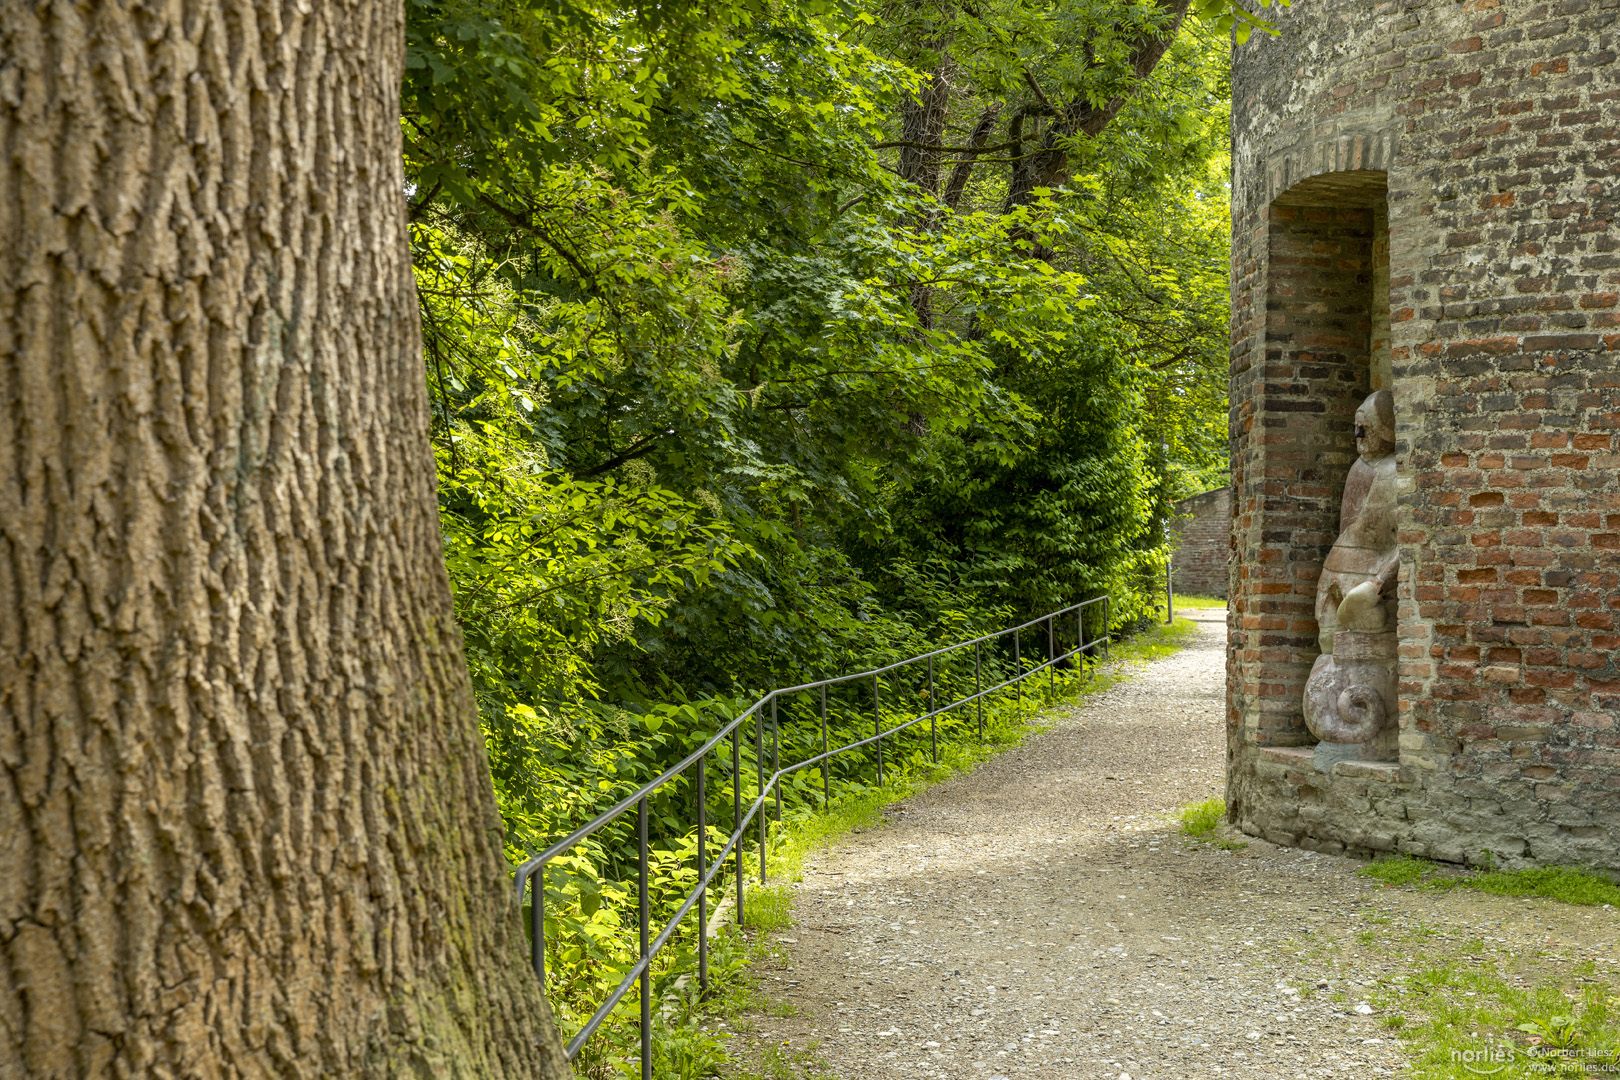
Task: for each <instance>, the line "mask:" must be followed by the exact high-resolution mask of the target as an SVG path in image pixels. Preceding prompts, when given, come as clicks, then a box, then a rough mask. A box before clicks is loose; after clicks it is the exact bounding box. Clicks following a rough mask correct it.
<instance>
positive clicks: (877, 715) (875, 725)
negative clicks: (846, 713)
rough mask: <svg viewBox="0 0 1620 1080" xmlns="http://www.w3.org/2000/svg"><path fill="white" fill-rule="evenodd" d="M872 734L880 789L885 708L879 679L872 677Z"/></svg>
mask: <svg viewBox="0 0 1620 1080" xmlns="http://www.w3.org/2000/svg"><path fill="white" fill-rule="evenodd" d="M872 734H874V735H876V736H877V748H878V787H882V786H883V707H882V705H881V704H880V703H879V698H878V677H877V676H876V675H873V676H872Z"/></svg>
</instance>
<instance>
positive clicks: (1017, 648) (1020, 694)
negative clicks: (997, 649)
mask: <svg viewBox="0 0 1620 1080" xmlns="http://www.w3.org/2000/svg"><path fill="white" fill-rule="evenodd" d="M1022 634H1023V627H1016V628H1014V630H1013V693H1014V694H1015V696H1016V697H1017V698H1018V703H1019V704H1020V705H1022V704H1023V703H1024V654H1023V649H1022V647H1021V644H1020V642H1019V638H1020V637H1021V636H1022Z"/></svg>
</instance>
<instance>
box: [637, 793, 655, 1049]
mask: <svg viewBox="0 0 1620 1080" xmlns="http://www.w3.org/2000/svg"><path fill="white" fill-rule="evenodd" d="M636 846H637V847H638V848H639V849H640V853H639V858H640V862H641V867H640V872H639V874H638V880H637V882H636V898H637V900H638V901H639V903H640V907H641V910H640V913H639V914H640V925H641V960H642V961H643V964H644V966H643V967H642V969H641V1080H652V965H651V964H647V963H645V961H646V959H647V916H648V911H647V796H645V795H643V796H642V797H641V800H640V801H639V802H638V803H636Z"/></svg>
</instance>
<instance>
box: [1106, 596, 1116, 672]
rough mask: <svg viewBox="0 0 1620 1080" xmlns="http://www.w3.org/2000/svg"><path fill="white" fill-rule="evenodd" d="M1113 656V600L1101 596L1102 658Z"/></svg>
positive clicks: (1108, 658) (1110, 658)
mask: <svg viewBox="0 0 1620 1080" xmlns="http://www.w3.org/2000/svg"><path fill="white" fill-rule="evenodd" d="M1113 658H1114V601H1113V599H1112V598H1110V597H1108V596H1104V597H1103V659H1104V660H1112V659H1113Z"/></svg>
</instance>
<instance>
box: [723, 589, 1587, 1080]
mask: <svg viewBox="0 0 1620 1080" xmlns="http://www.w3.org/2000/svg"><path fill="white" fill-rule="evenodd" d="M1188 614H1191V615H1193V616H1195V617H1198V618H1199V619H1200V621H1201V622H1203V624H1204V626H1203V632H1202V634H1201V635H1200V638H1199V641H1198V643H1197V645H1196V646H1195V647H1192V648H1189V649H1186V650H1183V651H1182V652H1180V653H1178V654H1176V655H1175V656H1172V657H1170V658H1167V659H1165V660H1161V661H1158V662H1156V663H1154V664H1152V665H1150V666H1148V668H1147V670H1145V671H1144V672H1142V673H1141V674H1140V675H1139V676H1137V677H1136V678H1133V679H1130V680H1129V681H1126V682H1124V683H1122V684H1120V685H1118V686H1116V687H1114V688H1112V689H1110V690H1108V691H1106V692H1105V693H1103V694H1100V695H1097V696H1096V697H1094V698H1092V699H1091V700H1090V701H1089V702H1088V704H1087V705H1086V706H1085V707H1084V708H1081V709H1076V710H1073V711H1072V712H1071V714H1070V715H1069V717H1068V718H1067V719H1065V720H1064V721H1063V722H1062V723H1060V724H1059V725H1058V726H1057V727H1055V728H1054V729H1052V730H1050V731H1048V732H1046V733H1044V734H1042V735H1039V736H1036V737H1034V738H1031V739H1030V740H1029V741H1028V742H1026V743H1025V744H1024V745H1022V746H1020V747H1019V748H1017V749H1016V750H1013V751H1011V752H1009V753H1007V754H1005V755H1003V756H1002V757H1000V758H998V759H996V760H994V761H992V762H990V763H988V764H986V765H985V766H984V767H983V768H981V769H979V770H978V771H977V772H975V773H973V774H972V775H969V776H964V777H958V778H956V779H954V780H952V781H949V782H947V783H944V784H941V785H939V786H938V787H936V788H934V789H932V790H930V791H929V792H928V793H927V794H926V795H924V796H921V797H918V798H916V799H913V800H911V801H910V802H909V803H908V804H907V806H906V808H905V809H904V810H900V811H897V812H894V813H892V814H890V815H887V818H886V824H885V826H884V827H882V828H876V829H870V830H867V831H865V832H863V833H861V834H859V835H856V836H851V837H849V838H847V839H846V840H844V841H843V842H841V843H839V844H838V845H837V846H836V847H835V848H834V849H833V850H830V851H828V852H825V853H823V854H822V855H821V856H820V857H819V858H818V859H817V860H816V861H814V862H812V863H811V864H810V865H809V866H807V867H806V871H805V874H804V880H803V882H802V883H801V884H800V885H799V886H797V892H796V898H795V919H796V923H797V925H796V927H795V929H793V930H791V931H787V932H785V933H784V935H783V937H782V939H781V941H782V944H783V946H784V961H783V962H782V963H781V964H780V966H776V967H771V968H769V969H767V970H764V971H762V974H763V976H764V978H765V988H766V990H767V991H768V992H769V993H770V994H771V995H772V996H774V997H776V998H778V999H783V1000H785V1001H786V1002H787V1003H788V1004H789V1005H790V1006H791V1010H790V1011H792V1013H793V1015H790V1016H787V1017H757V1018H755V1019H754V1020H753V1031H752V1032H751V1033H750V1035H751V1037H753V1038H757V1039H759V1040H760V1041H761V1043H762V1044H765V1045H770V1046H773V1047H783V1046H784V1045H785V1046H786V1047H787V1048H788V1050H790V1051H791V1050H796V1049H801V1048H805V1047H812V1048H813V1049H814V1054H815V1056H817V1057H819V1058H820V1059H821V1060H822V1061H823V1062H824V1063H825V1064H826V1066H827V1067H828V1068H829V1069H830V1070H831V1072H832V1073H833V1074H834V1075H836V1076H838V1077H842V1078H845V1080H855V1078H866V1077H873V1078H877V1077H884V1078H888V1077H907V1078H912V1077H919V1078H922V1077H926V1078H936V1077H937V1078H956V1077H965V1078H970V1080H997V1078H1004V1080H1011V1078H1012V1077H1019V1078H1025V1077H1028V1078H1036V1077H1043V1078H1044V1077H1053V1078H1056V1077H1064V1078H1067V1077H1109V1078H1113V1080H1118V1078H1120V1077H1129V1078H1131V1080H1144V1078H1163V1080H1192V1078H1196V1077H1243V1078H1251V1077H1255V1078H1259V1077H1288V1078H1293V1077H1321V1076H1353V1077H1376V1076H1387V1075H1396V1074H1399V1073H1400V1072H1402V1071H1403V1070H1404V1065H1405V1058H1404V1056H1403V1050H1402V1048H1401V1045H1400V1043H1399V1042H1398V1040H1397V1039H1395V1037H1394V1036H1393V1035H1392V1034H1391V1033H1390V1031H1389V1030H1388V1028H1387V1027H1386V1026H1385V1025H1384V1024H1383V1023H1382V1022H1381V1021H1382V1017H1380V1016H1379V1015H1376V1012H1375V1011H1374V1010H1373V1008H1372V1006H1370V1005H1367V1004H1364V1002H1366V1001H1367V999H1369V998H1373V999H1374V1000H1377V999H1376V996H1375V995H1374V986H1375V984H1376V983H1377V982H1378V980H1379V979H1381V978H1387V977H1388V976H1389V975H1390V974H1391V973H1392V972H1396V971H1399V970H1400V967H1401V964H1402V963H1403V956H1402V953H1403V950H1406V949H1410V948H1411V946H1410V945H1403V944H1402V943H1401V942H1402V940H1404V939H1403V938H1402V934H1403V933H1406V934H1407V936H1408V937H1410V936H1411V934H1412V933H1416V934H1418V935H1419V936H1422V937H1423V938H1424V939H1425V940H1427V941H1430V942H1431V943H1432V942H1433V941H1440V942H1443V941H1445V940H1447V939H1448V938H1449V937H1451V936H1453V935H1460V934H1467V935H1469V936H1473V937H1477V936H1478V934H1479V932H1480V927H1481V926H1488V927H1489V930H1488V933H1489V934H1490V935H1491V936H1490V937H1488V938H1486V940H1487V941H1491V940H1492V939H1494V940H1495V942H1496V943H1497V944H1496V945H1493V946H1491V947H1492V948H1499V949H1500V950H1502V951H1503V952H1504V954H1513V955H1518V954H1519V953H1512V950H1519V951H1520V952H1521V953H1522V952H1523V951H1526V950H1530V949H1532V948H1534V947H1538V946H1539V947H1543V948H1546V947H1550V946H1551V945H1553V944H1556V943H1557V942H1559V941H1564V942H1566V943H1567V942H1571V941H1573V942H1576V943H1579V942H1580V941H1581V940H1583V937H1584V938H1590V937H1591V936H1592V934H1593V931H1594V930H1596V929H1597V927H1596V925H1595V924H1594V923H1593V922H1592V921H1591V920H1592V919H1593V915H1592V912H1591V909H1579V908H1569V907H1567V906H1566V905H1558V904H1552V903H1550V902H1545V901H1535V902H1529V901H1515V900H1504V899H1498V898H1494V897H1486V896H1479V895H1477V894H1473V893H1466V894H1463V893H1456V892H1453V893H1446V894H1439V895H1436V894H1432V893H1417V892H1413V891H1410V890H1389V889H1383V888H1382V887H1380V886H1379V885H1378V884H1377V883H1376V882H1373V881H1371V880H1369V879H1367V878H1366V877H1363V876H1358V875H1357V874H1356V873H1355V870H1356V868H1357V866H1358V865H1360V864H1358V863H1356V862H1354V861H1353V860H1347V859H1340V858H1332V857H1327V856H1320V855H1316V854H1313V853H1309V852H1300V851H1290V850H1287V849H1281V848H1276V847H1273V846H1271V845H1269V844H1266V843H1264V842H1261V841H1254V842H1251V843H1250V844H1249V846H1248V847H1247V848H1244V849H1243V850H1241V851H1222V850H1219V849H1217V848H1215V847H1214V846H1213V845H1210V844H1199V843H1194V842H1192V841H1190V840H1187V839H1185V838H1184V837H1182V836H1180V835H1179V832H1178V830H1177V829H1176V827H1175V826H1174V825H1173V823H1172V821H1171V819H1170V814H1171V812H1172V811H1173V810H1174V809H1175V808H1176V807H1178V806H1181V805H1184V804H1186V803H1189V802H1193V801H1197V800H1201V799H1204V798H1208V797H1210V796H1212V795H1216V794H1218V793H1219V792H1220V790H1221V769H1222V760H1223V757H1224V749H1223V731H1222V716H1223V713H1224V705H1223V693H1224V690H1223V687H1224V674H1223V672H1224V658H1223V649H1222V639H1223V637H1224V612H1221V611H1207V612H1191V613H1188ZM1613 914H1614V913H1611V912H1600V913H1599V916H1598V917H1599V918H1600V919H1601V920H1602V930H1601V933H1600V934H1599V937H1598V939H1599V940H1611V939H1612V936H1613V934H1614V933H1615V930H1616V920H1615V919H1614V917H1613ZM1582 920H1585V921H1584V922H1583V921H1582ZM1369 928H1371V929H1372V930H1374V931H1376V933H1372V932H1369ZM1413 928H1416V929H1415V930H1414V929H1413ZM1375 939H1376V940H1375ZM1405 959H1406V960H1410V957H1409V956H1408V957H1406V958H1405ZM1358 1006H1359V1009H1360V1011H1358ZM817 1044H819V1045H817Z"/></svg>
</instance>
